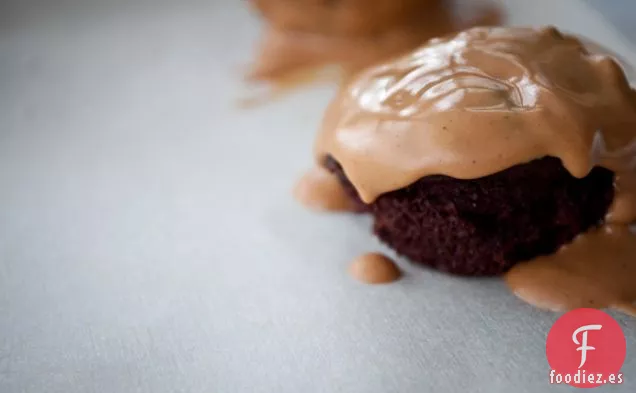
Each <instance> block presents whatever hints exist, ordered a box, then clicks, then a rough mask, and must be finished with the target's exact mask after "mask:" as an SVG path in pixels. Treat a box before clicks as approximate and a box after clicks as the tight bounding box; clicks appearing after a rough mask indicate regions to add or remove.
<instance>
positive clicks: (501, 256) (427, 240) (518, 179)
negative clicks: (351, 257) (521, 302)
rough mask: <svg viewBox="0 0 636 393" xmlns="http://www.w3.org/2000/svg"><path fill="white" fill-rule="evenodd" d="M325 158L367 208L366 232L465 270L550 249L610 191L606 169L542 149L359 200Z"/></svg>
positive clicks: (601, 205)
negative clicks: (579, 170) (585, 169)
mask: <svg viewBox="0 0 636 393" xmlns="http://www.w3.org/2000/svg"><path fill="white" fill-rule="evenodd" d="M325 165H326V167H327V169H329V170H330V171H332V172H333V173H335V174H336V175H337V176H338V177H339V178H340V180H341V182H342V184H343V185H344V187H345V189H346V190H347V193H348V194H349V195H350V196H351V197H352V198H353V199H354V200H355V201H356V204H357V206H358V207H359V209H360V210H361V211H367V212H370V213H371V214H372V215H373V216H374V226H373V227H374V232H375V234H376V235H377V236H378V237H379V238H380V239H381V240H382V241H383V242H385V243H386V244H387V245H388V246H390V247H391V248H393V249H395V250H396V251H397V252H398V253H399V254H401V255H403V256H405V257H407V258H409V259H411V260H412V261H414V262H418V263H422V264H426V265H429V266H432V267H434V268H436V269H438V270H441V271H445V272H449V273H453V274H459V275H467V276H491V275H498V274H502V273H505V272H506V271H507V270H508V269H510V268H511V267H512V266H513V265H514V264H515V263H517V262H520V261H525V260H529V259H532V258H534V257H537V256H540V255H547V254H551V253H554V252H555V251H557V250H558V249H559V247H561V246H562V245H564V244H566V243H569V242H571V241H572V240H573V239H574V238H575V237H576V236H577V235H578V234H581V233H583V232H585V231H587V230H588V229H590V228H591V227H593V226H596V225H598V224H600V223H601V222H602V221H603V218H604V217H605V214H606V213H607V210H608V209H609V207H610V204H611V202H612V200H613V198H614V186H613V183H614V175H613V173H612V172H610V171H608V170H607V169H604V168H599V167H597V168H594V169H593V170H592V171H591V172H590V174H589V175H588V176H587V177H585V178H583V179H577V178H575V177H573V176H572V175H570V173H569V172H568V171H567V170H566V169H565V168H564V167H563V165H562V164H561V161H560V160H559V159H557V158H552V157H546V158H542V159H539V160H535V161H532V162H530V163H527V164H522V165H517V166H514V167H512V168H509V169H507V170H504V171H502V172H498V173H495V174H493V175H490V176H486V177H483V178H480V179H474V180H458V179H454V178H451V177H447V176H427V177H424V178H422V179H420V180H419V181H417V182H415V183H414V184H412V185H410V186H408V187H406V188H403V189H400V190H397V191H393V192H390V193H387V194H384V195H382V196H380V197H379V198H378V199H377V200H376V201H375V202H374V203H372V204H370V205H366V204H364V203H363V202H362V201H361V200H360V198H359V197H358V194H357V192H356V190H355V189H354V187H353V186H352V185H351V183H350V182H349V180H348V179H347V177H346V175H345V174H344V172H343V170H342V168H341V167H340V165H339V164H338V163H337V162H336V161H335V160H334V159H333V158H332V157H327V159H326V160H325ZM599 263H602V261H599Z"/></svg>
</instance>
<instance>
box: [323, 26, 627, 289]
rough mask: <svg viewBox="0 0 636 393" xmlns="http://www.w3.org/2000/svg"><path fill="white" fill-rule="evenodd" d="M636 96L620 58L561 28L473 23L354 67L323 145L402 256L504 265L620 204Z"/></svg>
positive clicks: (456, 264) (449, 268)
mask: <svg viewBox="0 0 636 393" xmlns="http://www.w3.org/2000/svg"><path fill="white" fill-rule="evenodd" d="M633 97H634V93H633V91H632V90H631V88H630V87H629V84H628V83H627V81H626V79H625V76H624V74H623V72H622V70H621V68H620V66H618V65H617V64H616V62H615V61H614V60H612V59H610V58H607V57H602V56H597V55H594V54H591V53H589V52H588V51H587V50H586V48H585V47H584V46H583V45H582V44H581V43H580V41H579V40H577V39H576V38H574V37H571V36H567V35H564V34H561V33H560V32H559V31H558V30H557V29H555V28H552V27H549V28H540V29H532V28H474V29H470V30H467V31H464V32H461V33H459V34H457V35H454V36H449V37H446V38H441V39H435V40H432V41H430V42H429V43H428V44H427V45H425V46H422V47H420V48H418V49H417V50H415V51H414V52H412V53H411V54H409V55H406V56H404V57H402V58H400V59H396V60H394V61H392V62H387V63H385V64H382V65H379V66H378V67H375V68H373V69H370V70H367V71H365V72H363V73H361V74H360V75H359V76H358V77H357V78H355V79H354V80H352V82H350V84H349V85H348V86H346V87H345V88H343V89H342V91H341V92H340V94H339V96H338V97H337V98H336V99H335V100H334V101H333V102H332V104H331V105H330V107H329V110H328V112H327V115H326V118H325V123H324V127H323V130H322V131H321V133H320V134H319V136H318V139H317V144H316V153H317V154H316V158H317V162H318V164H319V165H320V166H323V167H325V168H326V169H328V170H329V171H331V172H332V173H333V174H334V175H335V176H337V177H338V179H339V180H340V182H341V184H342V186H343V187H344V189H345V191H346V193H347V194H348V195H349V197H350V198H351V199H352V200H353V201H354V203H355V206H356V210H359V211H361V212H366V213H369V214H371V215H372V216H373V219H374V224H373V230H374V233H375V234H376V235H377V236H378V237H379V238H380V239H381V240H382V241H383V242H384V243H386V244H387V245H388V246H390V247H391V248H393V249H394V250H395V251H396V252H397V253H399V254H400V255H403V256H405V257H407V258H408V259H410V260H411V261H413V262H417V263H421V264H425V265H428V266H431V267H434V268H436V269H438V270H441V271H444V272H449V273H452V274H458V275H469V276H490V275H499V274H502V273H505V272H506V271H508V270H509V269H510V268H511V267H512V266H514V265H515V264H516V263H518V262H521V261H527V260H531V259H533V258H536V257H538V256H542V255H547V254H552V253H555V252H557V250H559V248H561V247H562V246H564V245H567V244H568V243H570V242H571V241H572V240H573V239H575V238H576V237H577V236H578V235H580V234H582V233H585V232H586V231H588V230H590V229H591V228H594V227H597V226H599V225H601V224H602V223H603V222H604V221H605V220H606V218H607V217H610V216H611V215H608V213H611V212H612V209H613V208H614V202H615V201H616V200H618V199H620V198H622V197H625V196H626V194H625V193H626V188H624V187H623V188H621V187H617V186H616V184H617V182H623V183H625V179H626V178H628V177H629V176H633V168H632V169H631V170H630V169H629V168H627V166H626V165H624V164H625V163H629V162H632V161H633V156H634V152H633V151H631V150H629V146H631V145H632V142H633V139H634V132H633V129H634V128H633V126H634V125H636V110H635V106H636V103H634V101H633ZM632 150H633V149H632ZM619 162H622V164H620V163H619ZM625 184H626V183H625ZM627 197H629V195H627ZM625 218H628V217H625ZM628 219H633V218H628Z"/></svg>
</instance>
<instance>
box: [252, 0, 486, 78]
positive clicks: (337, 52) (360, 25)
mask: <svg viewBox="0 0 636 393" xmlns="http://www.w3.org/2000/svg"><path fill="white" fill-rule="evenodd" d="M252 3H253V5H254V6H255V7H256V8H257V9H258V11H259V12H260V14H261V16H262V17H263V18H264V19H265V20H266V21H267V27H266V29H265V33H264V35H263V38H262V41H261V43H260V45H259V48H258V51H259V53H258V54H257V60H256V62H255V65H254V67H253V69H252V70H251V72H250V73H249V74H248V79H250V80H254V81H273V82H276V81H278V80H280V79H281V78H285V77H287V76H288V75H290V74H293V73H295V72H298V71H303V70H305V69H307V68H314V67H319V66H322V65H326V64H338V65H340V66H342V68H343V69H344V71H345V74H348V73H350V72H353V71H356V70H359V69H361V68H363V67H366V66H368V65H370V64H374V63H376V62H378V61H380V60H382V59H386V58H389V57H392V56H395V55H399V54H401V53H405V52H406V51H408V50H410V49H412V48H414V47H416V46H418V45H421V44H422V43H423V42H425V41H426V40H428V39H430V38H432V37H436V36H440V35H445V34H449V33H451V32H453V31H458V30H461V29H463V28H466V27H469V26H474V25H478V24H479V25H491V24H496V23H497V21H498V20H499V13H498V12H497V11H496V9H494V8H483V7H482V8H475V7H474V8H473V9H468V8H467V6H466V5H464V6H463V8H462V9H461V11H463V12H459V11H460V10H458V9H457V7H456V6H455V5H454V4H452V2H449V1H445V0H335V1H329V2H324V1H317V0H297V1H291V2H290V1H288V0H253V1H252ZM464 14H466V15H464Z"/></svg>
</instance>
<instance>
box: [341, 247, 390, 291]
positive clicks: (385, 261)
mask: <svg viewBox="0 0 636 393" xmlns="http://www.w3.org/2000/svg"><path fill="white" fill-rule="evenodd" d="M349 272H350V273H351V275H352V276H353V277H354V278H355V279H356V280H358V281H361V282H363V283H366V284H386V283H390V282H393V281H397V280H398V279H399V278H400V277H401V276H402V272H401V271H400V268H399V267H398V266H397V265H396V264H395V262H393V260H391V259H390V258H389V257H387V256H385V255H383V254H379V253H368V254H364V255H361V256H359V257H358V258H356V259H355V260H354V261H353V263H352V264H351V266H350V267H349Z"/></svg>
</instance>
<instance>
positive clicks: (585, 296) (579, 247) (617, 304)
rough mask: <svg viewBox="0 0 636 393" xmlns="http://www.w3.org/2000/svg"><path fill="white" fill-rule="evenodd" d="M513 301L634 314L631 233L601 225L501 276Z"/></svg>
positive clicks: (635, 255) (635, 269)
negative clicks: (554, 250) (551, 252)
mask: <svg viewBox="0 0 636 393" xmlns="http://www.w3.org/2000/svg"><path fill="white" fill-rule="evenodd" d="M505 280H506V283H507V284H508V286H509V287H510V289H511V290H512V291H513V292H514V293H515V295H517V296H518V297H519V298H521V299H523V300H525V301H526V302H528V303H530V304H533V305H535V306H538V307H541V308H545V309H548V310H553V311H566V310H571V309H575V308H582V307H589V308H616V309H619V310H622V311H625V312H627V313H629V314H631V315H633V316H636V307H634V302H636V234H634V233H633V232H632V231H630V230H629V228H628V227H626V226H623V225H607V226H604V227H603V228H600V229H598V230H595V231H592V232H589V233H586V234H583V235H581V236H579V237H578V238H576V239H575V240H574V241H573V242H572V243H571V244H568V245H566V246H563V247H562V248H561V249H560V250H559V251H558V252H557V253H556V254H554V255H549V256H545V257H540V258H536V259H535V260H533V261H530V262H527V263H521V264H518V265H516V266H515V267H513V268H512V270H510V271H509V272H508V273H507V274H506V277H505Z"/></svg>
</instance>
